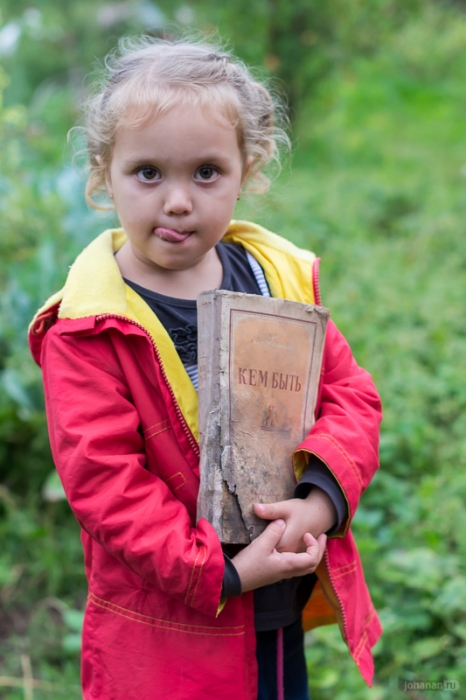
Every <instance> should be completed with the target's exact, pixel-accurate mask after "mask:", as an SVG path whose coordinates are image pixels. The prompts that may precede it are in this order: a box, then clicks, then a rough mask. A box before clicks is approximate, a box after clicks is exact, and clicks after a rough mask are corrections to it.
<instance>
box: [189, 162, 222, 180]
mask: <svg viewBox="0 0 466 700" xmlns="http://www.w3.org/2000/svg"><path fill="white" fill-rule="evenodd" d="M217 175H218V170H217V169H216V168H212V167H210V166H208V165H204V166H203V167H202V168H199V170H197V171H196V175H195V178H196V180H203V181H204V182H209V180H215V179H216V177H217Z"/></svg>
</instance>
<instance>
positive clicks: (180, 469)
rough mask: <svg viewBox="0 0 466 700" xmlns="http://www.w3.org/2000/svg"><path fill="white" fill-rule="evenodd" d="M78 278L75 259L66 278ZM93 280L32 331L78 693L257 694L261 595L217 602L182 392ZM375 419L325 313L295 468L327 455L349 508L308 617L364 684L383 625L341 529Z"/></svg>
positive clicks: (237, 698)
mask: <svg viewBox="0 0 466 700" xmlns="http://www.w3.org/2000/svg"><path fill="white" fill-rule="evenodd" d="M104 235H105V234H104ZM100 238H102V237H100ZM97 241H99V239H97ZM92 246H93V244H91V246H89V248H88V249H87V252H86V251H85V252H84V253H83V254H82V256H84V258H82V256H81V268H82V267H83V265H82V260H83V259H85V261H86V260H87V263H86V265H87V267H89V268H90V267H91V266H92V265H94V264H95V261H96V259H98V257H99V255H98V254H97V253H96V251H97V248H96V246H95V245H94V248H93V247H92ZM89 251H90V252H89ZM97 252H98V251H97ZM86 255H87V258H86ZM112 257H113V256H112ZM107 258H108V256H107ZM78 261H79V259H78ZM78 261H77V263H78ZM107 262H108V264H109V265H112V264H114V263H113V262H112V261H110V259H109V258H108V261H107ZM107 262H105V264H104V265H103V267H104V268H105V265H107ZM115 265H116V264H115ZM77 266H78V267H79V265H77ZM85 269H87V268H85ZM98 269H101V268H96V270H95V271H97V270H98ZM114 272H115V270H113V272H112V274H114ZM266 273H267V270H266ZM73 274H74V273H73V268H72V272H71V273H70V278H69V279H71V280H72V279H73ZM91 278H92V275H90V277H89V279H91ZM89 279H87V280H86V279H81V282H80V284H82V285H83V287H82V289H81V292H79V293H81V294H82V295H83V296H86V294H87V301H86V299H85V300H84V301H85V303H84V307H85V309H84V311H83V312H80V313H81V315H79V314H77V313H76V312H69V311H67V309H68V308H70V302H69V296H70V295H68V297H67V296H66V293H65V294H63V293H62V294H61V295H58V296H57V297H56V298H55V299H52V300H51V302H50V304H48V305H46V307H45V308H44V309H43V310H42V311H41V312H40V313H39V315H38V316H37V317H36V319H35V320H34V322H33V324H32V326H31V329H30V346H31V351H32V353H33V356H34V358H35V359H36V361H37V362H38V363H39V364H40V365H41V366H42V369H43V377H44V388H45V397H46V407H47V416H48V423H49V431H50V440H51V446H52V453H53V457H54V460H55V464H56V466H57V469H58V471H59V474H60V477H61V479H62V482H63V485H64V488H65V491H66V494H67V497H68V500H69V503H70V505H71V508H72V510H73V512H74V514H75V516H76V518H77V520H78V521H79V523H80V525H81V527H82V542H83V547H84V555H85V566H86V572H87V576H88V580H89V600H88V605H87V608H86V615H85V623H84V633H83V651H82V679H83V688H84V697H85V699H86V700H91V699H92V700H97V699H98V700H133V699H134V700H141V698H144V700H151V699H154V700H155V699H156V698H157V700H159V699H160V698H166V699H167V700H168V699H170V700H178V699H179V700H188V698H189V699H190V700H207V699H209V700H211V699H212V698H222V699H224V700H255V699H256V696H257V668H256V661H255V634H254V620H253V600H252V594H251V593H247V594H244V595H243V596H241V597H236V598H231V599H229V600H228V602H227V604H226V605H225V607H224V608H223V610H222V612H221V613H219V614H218V609H219V602H220V591H221V586H222V580H223V568H224V564H223V555H222V549H221V546H220V542H219V540H218V538H217V535H216V534H215V532H214V530H213V528H212V527H211V526H210V524H209V523H208V522H207V521H205V520H201V521H199V523H197V524H196V500H197V492H198V487H199V450H198V445H197V441H196V439H195V437H194V435H193V431H192V430H191V429H190V427H189V425H188V423H187V421H186V419H185V416H184V415H183V412H182V410H181V408H180V401H182V398H180V399H178V397H176V396H175V393H174V390H173V387H172V385H171V384H170V382H169V381H168V377H167V373H166V368H165V366H164V363H163V362H162V361H161V356H160V351H159V347H158V345H157V343H156V342H154V339H153V338H152V337H151V336H150V335H149V333H148V331H147V328H145V327H143V326H142V325H140V324H138V323H137V322H136V321H135V320H133V319H132V318H131V314H130V313H128V314H127V315H125V314H120V313H116V312H115V309H118V303H120V302H118V303H117V301H115V303H114V305H113V306H112V304H111V303H109V305H108V306H107V308H108V310H107V311H106V312H103V313H100V314H97V313H91V312H90V311H89V309H91V307H92V304H93V303H94V300H95V297H96V295H97V296H98V294H99V293H100V294H102V289H101V288H100V287H99V285H102V284H105V283H106V279H107V278H106V276H105V275H103V281H102V279H99V280H95V279H94V280H93V281H91V282H89ZM115 279H116V278H115ZM120 279H121V278H120ZM70 284H71V282H70ZM88 284H90V285H91V290H90V291H89V289H88V286H86V285H88ZM93 285H94V286H93ZM96 285H97V287H99V288H98V289H97V287H96ZM121 285H122V287H124V285H123V281H122V280H121ZM110 287H111V294H118V293H119V292H121V289H120V288H118V290H116V292H115V290H114V289H113V287H112V285H110ZM126 289H127V288H126ZM65 290H66V287H65ZM78 290H79V286H78ZM272 291H273V290H272ZM120 301H121V300H120ZM60 303H61V306H60ZM86 303H87V304H88V306H87V307H86ZM98 303H100V300H98ZM112 303H113V302H112ZM121 303H123V302H121ZM67 304H68V306H67ZM67 316H68V317H67ZM162 340H163V339H161V343H162ZM380 415H381V414H380V403H379V399H378V395H377V393H376V391H375V389H374V386H373V384H372V381H371V379H370V376H369V375H368V374H367V372H365V371H364V370H362V369H360V368H359V367H358V366H357V364H356V362H355V361H354V359H353V357H352V354H351V351H350V349H349V347H348V345H347V343H346V341H345V340H344V338H343V336H342V335H341V334H340V333H339V332H338V330H337V329H336V327H335V325H334V324H333V323H332V322H330V324H329V327H328V331H327V338H326V345H325V358H324V368H323V373H322V384H321V391H320V398H319V407H318V410H317V418H318V420H317V421H316V424H315V425H314V427H313V429H312V430H311V433H310V434H309V436H308V437H307V438H306V440H305V441H304V442H303V443H302V444H301V445H300V446H299V447H298V449H297V451H296V455H295V461H296V466H297V467H298V466H299V462H300V461H302V460H303V456H305V454H306V453H307V452H311V453H314V454H316V455H317V456H318V457H319V458H320V459H321V460H323V461H324V462H325V463H326V464H327V466H328V467H329V468H330V469H331V471H332V473H333V474H334V475H335V477H336V478H337V480H338V482H339V483H340V485H341V487H342V489H343V491H344V493H345V495H346V498H347V502H348V512H349V518H348V522H347V523H345V524H344V525H343V527H342V529H341V532H340V533H339V536H338V537H336V538H334V539H330V540H329V541H328V545H327V552H326V555H325V561H322V563H321V565H320V567H319V569H318V572H317V573H318V577H319V580H320V583H321V586H318V587H317V589H316V591H315V594H314V595H313V597H312V599H311V602H310V605H309V607H308V609H307V610H306V613H305V617H306V618H309V617H310V618H311V622H310V624H309V625H308V626H309V627H310V626H313V625H315V624H319V623H322V622H328V621H330V620H335V619H337V620H338V622H339V624H340V627H341V630H342V634H343V636H344V639H345V640H346V642H347V644H348V647H349V650H350V653H351V655H352V656H353V658H354V660H355V661H356V663H357V664H358V666H359V668H360V669H361V673H362V674H363V676H364V678H365V679H366V681H367V682H370V681H371V678H372V674H373V663H372V656H371V652H370V648H371V646H372V645H373V644H374V643H375V641H376V640H377V638H378V636H379V635H380V624H379V621H378V618H377V615H376V613H375V610H374V608H373V606H372V603H371V601H370V597H369V593H368V591H367V588H366V585H365V582H364V577H363V573H362V568H361V564H360V560H359V556H358V553H357V550H356V546H355V544H354V541H353V538H352V535H351V532H350V531H349V530H348V527H349V522H350V521H351V519H352V517H353V515H354V512H355V510H356V507H357V504H358V501H359V498H360V496H361V494H362V492H363V490H364V489H365V487H366V486H367V484H368V483H369V481H370V479H371V477H372V475H373V473H374V471H375V469H376V468H377V464H378V462H377V445H378V425H379V422H380ZM322 591H323V592H324V593H325V596H326V597H325V600H324V598H323V596H322ZM316 618H317V621H316Z"/></svg>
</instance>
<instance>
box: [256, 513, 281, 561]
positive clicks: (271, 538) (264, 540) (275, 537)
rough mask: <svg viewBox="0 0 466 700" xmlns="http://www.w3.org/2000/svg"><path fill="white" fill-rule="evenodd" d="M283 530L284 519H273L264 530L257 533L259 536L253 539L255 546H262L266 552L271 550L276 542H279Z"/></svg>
mask: <svg viewBox="0 0 466 700" xmlns="http://www.w3.org/2000/svg"><path fill="white" fill-rule="evenodd" d="M284 530H285V521H284V520H280V519H279V520H274V521H273V522H272V523H270V524H269V525H267V527H266V528H265V530H264V532H263V533H262V534H261V535H259V537H258V538H257V539H256V540H254V542H255V543H256V544H255V547H259V546H260V547H261V548H264V551H265V552H266V553H267V554H268V553H270V552H272V551H273V550H274V549H275V547H276V546H277V544H278V543H279V542H280V540H281V537H282V535H283V532H284Z"/></svg>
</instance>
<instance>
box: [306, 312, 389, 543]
mask: <svg viewBox="0 0 466 700" xmlns="http://www.w3.org/2000/svg"><path fill="white" fill-rule="evenodd" d="M323 370H324V373H323V377H322V384H321V390H320V401H319V406H320V408H319V412H318V415H317V420H316V422H315V424H314V426H313V428H312V429H311V431H310V433H309V435H308V436H307V437H306V439H305V440H304V441H303V442H302V443H301V444H300V445H299V446H298V448H297V449H296V451H295V453H294V455H293V459H294V466H295V470H296V471H297V472H298V473H299V471H300V470H301V471H302V470H303V468H305V466H306V465H307V463H308V461H309V455H310V454H314V455H315V456H316V457H318V458H319V459H320V460H321V461H322V462H323V463H324V464H326V465H327V467H328V468H329V470H330V471H331V472H332V474H333V476H334V477H335V479H336V480H337V481H338V483H339V484H340V486H341V489H342V492H343V494H344V495H345V497H346V501H347V505H348V517H347V519H346V521H345V522H343V523H342V526H341V527H340V530H339V532H338V533H337V536H338V535H339V536H343V535H344V534H345V533H346V532H347V530H348V528H349V526H350V523H351V521H352V519H353V517H354V514H355V512H356V509H357V506H358V503H359V499H360V498H361V495H362V494H363V492H364V491H365V489H366V488H367V486H368V484H369V483H370V481H371V479H372V477H373V476H374V473H375V472H376V470H377V469H378V467H379V452H378V448H379V432H380V421H381V419H382V406H381V402H380V397H379V394H378V392H377V390H376V388H375V386H374V383H373V381H372V377H371V375H370V374H369V373H368V372H366V370H364V369H362V368H361V367H359V366H358V364H357V363H356V360H355V359H354V357H353V355H352V352H351V348H350V347H349V345H348V343H347V341H346V340H345V338H344V337H343V335H342V334H341V333H340V332H339V330H338V329H337V327H336V326H335V324H334V323H333V322H332V321H329V323H328V326H327V335H326V341H325V351H324V363H323Z"/></svg>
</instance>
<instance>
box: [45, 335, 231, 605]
mask: <svg viewBox="0 0 466 700" xmlns="http://www.w3.org/2000/svg"><path fill="white" fill-rule="evenodd" d="M41 364H42V369H43V377H44V388H45V398H46V409H47V418H48V425H49V433H50V441H51V447H52V454H53V458H54V461H55V464H56V467H57V470H58V472H59V475H60V478H61V480H62V483H63V486H64V489H65V492H66V495H67V498H68V501H69V503H70V506H71V508H72V510H73V513H74V515H75V517H76V518H77V520H78V522H79V523H80V525H81V526H82V528H83V529H84V530H85V531H86V532H87V533H88V534H89V535H90V536H91V537H92V538H93V539H94V540H95V541H96V542H98V543H99V544H100V545H101V546H102V547H103V548H104V549H105V550H106V551H107V552H108V553H109V554H111V555H112V556H113V557H115V558H116V559H118V560H119V561H120V562H122V563H124V564H126V565H127V566H128V567H129V568H130V569H132V570H133V571H134V572H135V573H136V574H138V575H139V576H141V577H142V578H144V579H146V581H147V583H148V584H152V585H154V586H156V587H158V588H159V589H161V590H162V591H164V592H165V593H167V594H170V595H172V596H175V597H176V598H178V599H181V600H182V601H184V602H185V603H186V604H187V605H190V606H192V607H193V608H196V609H198V610H199V611H201V612H203V613H205V614H208V615H213V616H215V615H216V613H217V609H218V605H219V601H220V592H221V587H222V581H223V572H224V559H223V553H222V549H221V545H220V542H219V539H218V537H217V535H216V533H215V531H214V529H213V528H212V526H211V525H210V524H209V523H208V522H207V521H206V520H201V521H200V522H199V524H198V525H197V527H194V526H193V524H192V522H191V519H190V516H189V513H188V511H187V509H186V507H185V506H184V504H183V503H182V502H181V501H179V500H178V499H177V498H175V496H174V495H173V493H172V491H171V490H170V489H169V488H168V486H167V485H166V484H165V482H164V481H163V480H162V479H160V478H159V477H158V476H157V475H156V474H154V473H152V472H150V471H148V470H147V469H146V468H145V464H146V454H145V451H144V442H143V439H142V436H141V427H140V419H139V415H138V412H137V410H136V408H135V406H134V404H133V402H132V398H131V395H130V392H129V389H128V387H127V384H126V382H125V380H124V375H123V372H122V370H121V369H120V366H119V362H118V359H117V357H116V356H114V350H113V347H112V345H111V343H110V342H109V341H108V339H107V340H106V339H105V338H102V337H101V336H91V337H88V336H85V337H80V338H79V337H78V338H76V337H74V336H63V335H59V334H58V332H56V327H54V328H52V329H51V330H50V331H49V332H48V333H47V336H46V338H45V340H44V345H43V349H42V356H41Z"/></svg>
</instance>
